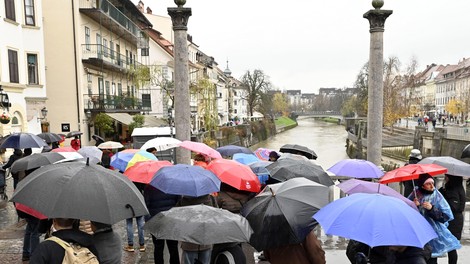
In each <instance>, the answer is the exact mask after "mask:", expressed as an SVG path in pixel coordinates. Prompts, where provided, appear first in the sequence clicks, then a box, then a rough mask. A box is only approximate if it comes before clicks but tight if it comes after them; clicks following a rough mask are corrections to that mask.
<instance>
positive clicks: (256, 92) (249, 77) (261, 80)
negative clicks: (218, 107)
mask: <svg viewBox="0 0 470 264" xmlns="http://www.w3.org/2000/svg"><path fill="white" fill-rule="evenodd" d="M241 83H242V84H241V85H242V86H243V87H245V88H246V94H245V95H244V96H242V99H244V100H246V101H247V104H248V109H247V110H248V114H249V115H250V116H253V112H254V110H255V109H256V107H257V106H259V105H260V103H261V96H262V94H263V93H266V92H267V91H268V90H269V89H270V87H271V83H270V82H269V80H268V76H266V75H265V74H264V73H263V71H262V70H254V71H253V72H250V71H249V70H248V71H247V72H246V73H245V74H244V75H243V76H242V78H241Z"/></svg>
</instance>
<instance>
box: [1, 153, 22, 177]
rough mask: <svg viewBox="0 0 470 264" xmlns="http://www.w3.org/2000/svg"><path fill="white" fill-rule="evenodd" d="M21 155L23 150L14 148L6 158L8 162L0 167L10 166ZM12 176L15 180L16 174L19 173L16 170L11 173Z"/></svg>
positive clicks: (6, 167)
mask: <svg viewBox="0 0 470 264" xmlns="http://www.w3.org/2000/svg"><path fill="white" fill-rule="evenodd" d="M22 157H23V152H22V151H21V149H15V150H14V151H13V154H12V155H11V156H10V158H9V159H8V162H7V163H6V164H5V165H3V166H2V168H3V169H4V170H6V169H8V168H10V167H11V165H13V162H15V161H17V160H19V159H21V158H22ZM11 175H12V177H13V178H14V179H15V180H18V175H19V172H16V173H12V174H11Z"/></svg>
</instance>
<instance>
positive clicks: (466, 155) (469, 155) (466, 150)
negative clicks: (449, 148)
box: [460, 144, 470, 159]
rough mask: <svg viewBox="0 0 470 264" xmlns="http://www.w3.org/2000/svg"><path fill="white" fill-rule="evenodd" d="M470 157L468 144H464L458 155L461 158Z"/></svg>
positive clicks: (469, 145)
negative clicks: (460, 153)
mask: <svg viewBox="0 0 470 264" xmlns="http://www.w3.org/2000/svg"><path fill="white" fill-rule="evenodd" d="M468 157H470V144H468V145H467V146H465V148H463V150H462V155H461V156H460V158H461V159H464V158H468Z"/></svg>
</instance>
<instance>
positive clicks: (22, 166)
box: [11, 152, 65, 173]
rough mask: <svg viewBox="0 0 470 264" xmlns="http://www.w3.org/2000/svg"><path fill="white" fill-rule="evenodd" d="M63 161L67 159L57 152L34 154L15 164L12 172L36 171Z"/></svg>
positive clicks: (12, 166)
mask: <svg viewBox="0 0 470 264" xmlns="http://www.w3.org/2000/svg"><path fill="white" fill-rule="evenodd" d="M63 159H65V157H64V156H63V155H61V154H59V153H57V152H46V153H34V154H32V155H29V156H27V157H24V158H21V159H19V160H16V161H15V162H13V164H12V165H11V172H12V173H15V172H18V171H25V170H30V169H35V168H39V167H41V166H44V165H49V164H52V163H54V162H57V161H59V160H63Z"/></svg>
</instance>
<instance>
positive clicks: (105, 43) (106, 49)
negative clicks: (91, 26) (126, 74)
mask: <svg viewBox="0 0 470 264" xmlns="http://www.w3.org/2000/svg"><path fill="white" fill-rule="evenodd" d="M103 47H104V56H105V57H108V40H107V39H103Z"/></svg>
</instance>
